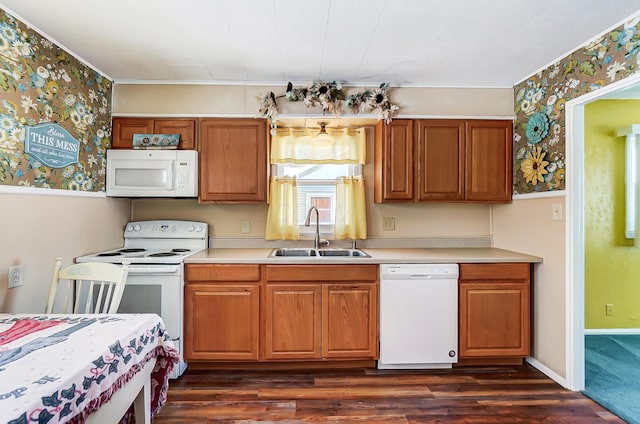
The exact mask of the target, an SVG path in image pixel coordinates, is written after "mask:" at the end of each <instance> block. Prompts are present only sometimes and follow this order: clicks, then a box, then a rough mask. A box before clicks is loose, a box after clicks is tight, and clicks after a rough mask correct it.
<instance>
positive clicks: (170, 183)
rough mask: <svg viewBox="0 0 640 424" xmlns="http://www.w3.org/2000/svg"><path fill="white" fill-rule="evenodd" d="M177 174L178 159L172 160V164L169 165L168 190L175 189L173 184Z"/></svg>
mask: <svg viewBox="0 0 640 424" xmlns="http://www.w3.org/2000/svg"><path fill="white" fill-rule="evenodd" d="M175 174H176V161H171V166H169V171H168V175H167V177H168V178H169V181H168V184H167V189H168V190H174V189H175V187H174V186H173V182H174V177H173V176H174V175H175Z"/></svg>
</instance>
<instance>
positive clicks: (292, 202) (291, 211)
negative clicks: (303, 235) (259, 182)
mask: <svg viewBox="0 0 640 424" xmlns="http://www.w3.org/2000/svg"><path fill="white" fill-rule="evenodd" d="M270 187H271V192H270V203H269V211H268V212H267V228H266V231H265V239H267V240H299V239H300V232H299V230H298V202H297V201H296V199H297V194H298V187H297V181H296V177H287V176H283V177H275V176H274V177H271V184H270Z"/></svg>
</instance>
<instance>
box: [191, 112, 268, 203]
mask: <svg viewBox="0 0 640 424" xmlns="http://www.w3.org/2000/svg"><path fill="white" fill-rule="evenodd" d="M267 131H268V130H267V121H266V120H264V119H215V118H211V119H202V120H200V128H199V143H198V151H199V152H200V158H199V161H200V168H199V174H200V179H199V186H200V195H199V197H198V200H199V201H200V202H201V203H263V202H266V200H267Z"/></svg>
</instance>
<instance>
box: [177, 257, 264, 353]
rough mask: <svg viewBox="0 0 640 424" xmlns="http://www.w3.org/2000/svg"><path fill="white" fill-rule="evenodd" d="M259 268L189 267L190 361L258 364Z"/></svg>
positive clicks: (187, 334)
mask: <svg viewBox="0 0 640 424" xmlns="http://www.w3.org/2000/svg"><path fill="white" fill-rule="evenodd" d="M260 279H261V277H260V266H259V265H226V264H225V265H218V264H205V265H199V264H198V265H195V264H187V265H186V283H185V293H184V294H185V295H184V303H185V306H184V333H185V340H184V349H185V353H184V355H185V359H186V360H187V361H190V360H192V361H217V360H233V361H257V360H258V359H259V352H260V350H259V347H260V344H259V340H260V339H259V337H260Z"/></svg>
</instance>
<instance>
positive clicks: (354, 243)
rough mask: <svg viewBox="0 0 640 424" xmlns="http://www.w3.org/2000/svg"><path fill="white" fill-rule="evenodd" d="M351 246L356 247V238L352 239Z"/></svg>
mask: <svg viewBox="0 0 640 424" xmlns="http://www.w3.org/2000/svg"><path fill="white" fill-rule="evenodd" d="M351 248H352V249H356V239H353V240H351Z"/></svg>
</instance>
